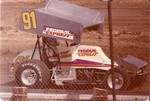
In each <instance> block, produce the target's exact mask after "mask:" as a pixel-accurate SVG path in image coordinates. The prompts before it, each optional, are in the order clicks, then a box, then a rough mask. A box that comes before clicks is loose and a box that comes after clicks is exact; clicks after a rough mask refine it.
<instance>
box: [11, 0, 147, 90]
mask: <svg viewBox="0 0 150 101" xmlns="http://www.w3.org/2000/svg"><path fill="white" fill-rule="evenodd" d="M87 12H88V13H87ZM103 22H104V14H103V13H102V12H99V11H96V10H92V9H89V8H85V7H81V6H77V5H74V4H70V3H67V2H64V1H60V0H50V1H46V6H45V8H40V9H34V10H33V9H25V8H24V9H23V10H22V13H21V20H20V27H19V29H20V30H22V31H26V32H31V33H34V34H36V35H37V42H36V45H35V48H34V49H29V50H26V51H23V52H21V53H20V54H19V55H17V56H16V57H15V58H14V60H13V62H12V63H11V72H12V73H13V74H14V75H15V78H16V82H17V83H18V85H20V86H26V87H29V88H36V87H40V86H47V85H51V84H55V85H57V86H63V85H72V84H75V85H76V84H78V85H79V84H90V85H93V86H97V85H100V84H103V85H104V86H105V87H106V88H107V89H112V88H113V84H112V72H111V69H112V68H111V60H110V59H109V58H108V57H107V56H106V55H105V53H104V52H103V50H102V48H101V47H99V46H90V45H80V42H81V34H82V31H83V30H84V29H87V28H90V29H93V30H95V29H96V30H98V31H101V30H102V26H103ZM60 40H63V42H64V44H60ZM146 66H147V62H145V61H143V60H140V59H138V58H136V57H133V56H131V55H128V56H126V57H123V58H121V59H119V60H118V61H116V62H115V63H114V78H115V90H123V89H128V88H129V86H130V85H131V84H132V82H131V81H132V79H137V78H139V77H140V78H142V79H143V78H146V77H145V76H146V75H147V73H148V72H147V70H146Z"/></svg>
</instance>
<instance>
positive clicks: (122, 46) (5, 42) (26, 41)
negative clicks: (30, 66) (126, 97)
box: [0, 0, 150, 93]
mask: <svg viewBox="0 0 150 101" xmlns="http://www.w3.org/2000/svg"><path fill="white" fill-rule="evenodd" d="M68 1H69V2H72V3H75V4H78V5H82V6H85V7H89V8H93V9H97V10H101V11H104V12H106V17H105V24H104V32H103V33H98V32H96V31H87V30H86V31H85V32H83V35H82V43H81V44H88V45H98V46H100V47H102V49H103V50H104V52H105V53H106V54H107V56H109V34H108V19H107V9H106V7H107V6H106V3H102V2H98V1H95V0H93V1H92V0H89V1H87V2H85V0H68ZM42 6H44V3H40V4H37V3H2V5H1V14H2V15H1V21H0V23H1V26H0V30H1V35H0V43H1V47H0V51H1V52H0V53H1V58H0V68H1V72H0V73H1V74H3V73H7V74H8V73H9V72H8V70H9V68H8V66H9V62H11V61H12V59H13V58H14V57H15V56H16V55H17V54H18V53H20V52H22V51H24V50H26V49H30V48H33V47H34V44H35V40H36V35H33V34H31V33H25V32H21V31H19V30H18V23H19V19H20V10H21V8H22V7H30V8H38V7H42ZM112 7H113V9H112V12H113V36H114V54H115V55H114V56H115V60H117V59H118V58H120V57H123V56H126V55H129V54H130V55H133V56H135V57H137V58H140V59H143V60H145V61H147V62H150V49H149V47H150V3H148V2H137V3H132V2H130V3H121V2H119V3H118V2H117V3H115V2H113V4H112ZM148 68H149V69H148V71H149V72H150V66H148ZM1 77H2V78H3V77H4V78H5V79H6V80H7V79H8V78H7V77H6V76H5V75H3V76H1ZM149 85H150V78H148V79H147V81H146V82H145V83H144V84H143V86H140V87H138V88H135V89H133V91H137V92H138V91H140V92H149V93H150V88H149Z"/></svg>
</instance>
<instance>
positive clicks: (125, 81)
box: [104, 67, 131, 90]
mask: <svg viewBox="0 0 150 101" xmlns="http://www.w3.org/2000/svg"><path fill="white" fill-rule="evenodd" d="M114 78H115V90H126V89H128V87H129V86H130V84H131V78H130V75H129V74H128V73H127V71H126V70H125V69H123V68H118V67H117V68H115V69H114ZM104 86H105V87H106V88H107V89H112V88H113V87H112V74H111V71H109V73H108V74H107V76H106V78H105V80H104Z"/></svg>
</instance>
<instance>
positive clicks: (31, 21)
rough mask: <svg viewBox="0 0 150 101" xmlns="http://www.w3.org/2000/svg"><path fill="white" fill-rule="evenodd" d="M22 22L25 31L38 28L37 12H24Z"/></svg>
mask: <svg viewBox="0 0 150 101" xmlns="http://www.w3.org/2000/svg"><path fill="white" fill-rule="evenodd" d="M22 20H23V23H24V26H23V28H24V29H25V30H29V29H31V28H37V26H36V18H35V12H33V11H32V12H23V13H22Z"/></svg>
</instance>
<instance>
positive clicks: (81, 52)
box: [77, 49, 98, 56]
mask: <svg viewBox="0 0 150 101" xmlns="http://www.w3.org/2000/svg"><path fill="white" fill-rule="evenodd" d="M77 54H78V56H96V55H97V54H98V53H97V51H96V49H80V50H78V53H77Z"/></svg>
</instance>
